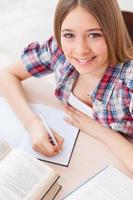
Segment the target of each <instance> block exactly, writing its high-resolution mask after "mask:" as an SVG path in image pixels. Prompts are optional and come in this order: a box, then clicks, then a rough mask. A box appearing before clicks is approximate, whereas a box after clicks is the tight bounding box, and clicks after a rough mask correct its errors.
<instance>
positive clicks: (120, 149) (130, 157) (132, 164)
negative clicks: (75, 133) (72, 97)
mask: <svg viewBox="0 0 133 200" xmlns="http://www.w3.org/2000/svg"><path fill="white" fill-rule="evenodd" d="M65 110H66V112H67V114H68V115H69V116H70V118H65V120H66V121H67V122H68V123H70V124H72V125H74V126H76V127H77V128H79V129H80V130H82V131H83V132H85V133H87V134H88V135H90V136H93V137H95V138H96V139H98V140H100V141H102V142H103V143H104V144H105V145H106V146H108V147H109V148H110V149H111V151H112V152H113V153H114V154H115V155H116V156H117V157H118V158H119V159H120V160H121V161H122V162H123V163H124V164H125V165H126V167H127V168H128V169H129V170H130V171H131V172H132V173H133V145H132V144H131V143H130V142H129V141H128V140H127V139H126V138H125V137H123V136H122V135H121V134H120V133H117V132H115V131H113V130H112V129H109V128H106V127H104V126H102V125H101V124H99V123H98V122H97V121H95V120H94V119H92V118H90V117H88V116H87V115H85V114H83V113H81V112H80V111H78V110H76V109H74V108H72V107H69V106H67V107H66V108H65Z"/></svg>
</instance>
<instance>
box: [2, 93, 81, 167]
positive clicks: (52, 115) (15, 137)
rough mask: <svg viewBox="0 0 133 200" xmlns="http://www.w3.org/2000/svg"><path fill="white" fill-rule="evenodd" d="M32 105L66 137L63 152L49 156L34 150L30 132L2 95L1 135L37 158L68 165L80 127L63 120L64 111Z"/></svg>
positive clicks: (11, 144)
mask: <svg viewBox="0 0 133 200" xmlns="http://www.w3.org/2000/svg"><path fill="white" fill-rule="evenodd" d="M30 105H31V107H32V109H33V111H34V112H36V113H39V112H40V111H41V112H43V115H44V116H46V119H47V123H48V124H49V126H50V127H51V128H53V129H54V130H55V131H56V132H58V133H59V134H60V135H61V136H62V137H63V138H64V140H65V141H64V145H63V150H62V152H61V153H60V154H59V155H57V156H55V157H52V158H48V157H45V156H41V155H40V154H38V153H36V152H35V151H33V149H32V147H31V141H30V138H29V136H28V132H27V131H26V130H25V129H24V127H23V126H22V124H21V122H20V121H19V120H18V118H17V117H16V115H15V113H14V112H13V111H12V109H11V108H10V107H9V105H8V104H7V102H6V101H5V99H4V98H2V97H0V137H1V138H3V139H5V140H6V141H7V142H8V143H9V144H10V146H11V147H13V148H14V147H15V148H22V149H23V150H25V151H26V152H28V153H31V154H32V155H34V156H36V157H37V158H40V159H42V160H46V161H49V162H53V163H57V164H61V165H65V166H67V165H68V163H69V161H70V158H71V154H72V151H73V148H74V146H75V143H76V139H77V136H78V129H77V128H75V127H73V126H71V125H69V124H68V123H66V122H65V121H64V120H63V117H64V116H65V113H64V112H63V111H61V110H58V109H54V108H50V107H47V106H44V105H41V104H30Z"/></svg>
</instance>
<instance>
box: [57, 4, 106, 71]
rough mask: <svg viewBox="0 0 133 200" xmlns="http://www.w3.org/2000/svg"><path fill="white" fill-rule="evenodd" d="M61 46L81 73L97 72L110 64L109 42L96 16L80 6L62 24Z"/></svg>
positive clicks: (68, 58)
mask: <svg viewBox="0 0 133 200" xmlns="http://www.w3.org/2000/svg"><path fill="white" fill-rule="evenodd" d="M61 46H62V50H63V52H64V54H65V56H66V58H67V60H68V61H69V62H70V63H71V64H72V65H73V66H74V67H75V68H76V70H77V71H78V72H79V73H80V74H88V73H91V72H93V73H95V72H96V73H97V72H98V71H99V70H100V71H101V70H102V69H101V68H103V69H105V68H106V67H107V65H108V50H107V44H106V41H105V38H104V35H103V32H102V30H101V27H100V25H99V23H98V22H97V20H96V18H95V17H94V16H93V15H92V14H90V13H89V12H87V11H86V10H85V9H84V8H82V7H80V6H78V7H76V8H75V9H74V10H72V11H71V12H70V13H69V14H68V15H67V16H66V18H65V20H64V21H63V23H62V26H61Z"/></svg>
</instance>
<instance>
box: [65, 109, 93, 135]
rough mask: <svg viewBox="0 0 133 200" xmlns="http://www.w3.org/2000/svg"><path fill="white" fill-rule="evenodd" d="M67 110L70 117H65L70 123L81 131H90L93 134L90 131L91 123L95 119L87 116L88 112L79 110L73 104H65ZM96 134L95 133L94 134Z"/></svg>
mask: <svg viewBox="0 0 133 200" xmlns="http://www.w3.org/2000/svg"><path fill="white" fill-rule="evenodd" d="M64 109H65V112H66V113H67V114H68V116H69V117H65V119H64V120H65V121H66V122H68V123H69V124H71V125H73V126H75V127H77V128H78V129H80V130H81V131H83V132H85V133H88V134H89V135H92V134H91V133H90V131H89V124H90V123H95V121H94V120H93V119H92V118H91V117H89V116H87V115H86V114H84V113H82V112H80V111H79V110H77V109H75V108H74V107H72V106H69V105H67V106H65V107H64ZM92 136H95V135H92Z"/></svg>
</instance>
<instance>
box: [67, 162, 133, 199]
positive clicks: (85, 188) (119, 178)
mask: <svg viewBox="0 0 133 200" xmlns="http://www.w3.org/2000/svg"><path fill="white" fill-rule="evenodd" d="M92 199H94V200H99V199H100V200H101V199H102V200H118V199H119V200H132V199H133V180H132V179H130V178H128V177H127V176H126V175H125V174H123V173H122V172H121V171H119V170H118V169H116V168H115V167H113V166H107V167H106V168H104V169H103V170H102V171H100V172H98V173H97V174H96V175H95V176H93V177H92V178H90V179H89V180H87V181H86V182H85V183H83V184H82V185H80V186H79V187H78V188H77V189H75V190H74V191H73V192H71V193H70V194H69V195H68V196H67V197H65V198H64V200H92Z"/></svg>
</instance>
